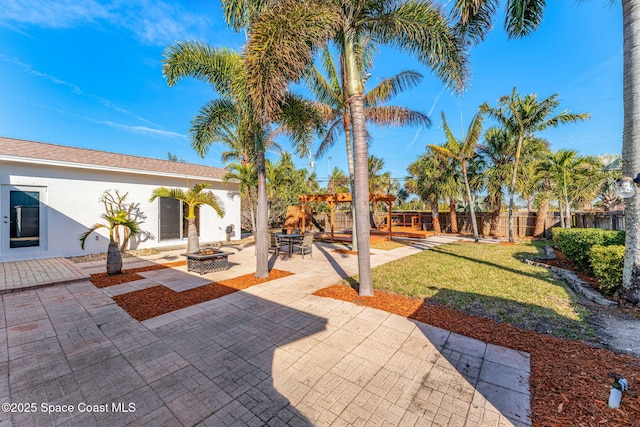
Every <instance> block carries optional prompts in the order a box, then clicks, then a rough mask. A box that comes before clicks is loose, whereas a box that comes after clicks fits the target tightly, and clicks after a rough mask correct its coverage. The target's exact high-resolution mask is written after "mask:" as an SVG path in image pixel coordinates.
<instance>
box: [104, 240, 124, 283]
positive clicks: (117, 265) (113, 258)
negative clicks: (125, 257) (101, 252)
mask: <svg viewBox="0 0 640 427" xmlns="http://www.w3.org/2000/svg"><path fill="white" fill-rule="evenodd" d="M120 273H122V254H121V253H120V249H119V248H118V244H117V243H116V242H109V248H108V249H107V274H108V275H109V276H113V275H114V274H120Z"/></svg>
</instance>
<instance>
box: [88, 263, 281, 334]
mask: <svg viewBox="0 0 640 427" xmlns="http://www.w3.org/2000/svg"><path fill="white" fill-rule="evenodd" d="M147 271H148V270H147ZM292 274H293V273H290V272H288V271H282V270H275V269H274V270H271V271H270V272H269V277H267V278H264V279H257V278H256V277H255V276H254V274H253V273H251V274H245V275H244V276H239V277H234V278H233V279H228V280H221V281H220V282H212V283H209V284H207V285H204V286H200V287H197V288H194V289H189V290H186V291H184V292H175V291H173V290H171V289H169V288H165V287H164V286H154V287H152V288H147V289H141V290H139V291H134V292H129V293H126V294H122V295H116V296H114V297H113V300H114V301H115V302H116V303H117V304H118V305H119V306H120V307H122V308H123V309H124V310H125V311H126V312H127V313H129V314H130V315H131V317H133V318H134V319H136V320H139V321H142V320H147V319H151V318H153V317H156V316H160V315H161V314H165V313H169V312H172V311H175V310H179V309H181V308H185V307H189V306H192V305H195V304H199V303H201V302H205V301H210V300H212V299H216V298H220V297H222V296H225V295H229V294H231V293H234V292H237V291H239V290H241V289H246V288H248V287H250V286H254V285H257V284H260V283H264V282H268V281H269V280H275V279H279V278H281V277H286V276H290V275H292ZM92 280H93V279H92Z"/></svg>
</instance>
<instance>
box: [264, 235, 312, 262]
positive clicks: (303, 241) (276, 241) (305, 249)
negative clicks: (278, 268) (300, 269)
mask: <svg viewBox="0 0 640 427" xmlns="http://www.w3.org/2000/svg"><path fill="white" fill-rule="evenodd" d="M294 231H296V230H294ZM297 231H299V230H297ZM283 248H287V254H288V255H289V257H291V255H293V254H294V253H299V254H300V255H302V258H303V259H304V256H305V254H307V253H308V254H310V255H311V256H313V249H312V248H313V233H310V232H308V233H304V234H300V233H299V232H298V233H270V234H269V251H270V252H271V251H273V252H275V254H276V257H277V256H278V254H279V253H280V251H281V250H282V249H283Z"/></svg>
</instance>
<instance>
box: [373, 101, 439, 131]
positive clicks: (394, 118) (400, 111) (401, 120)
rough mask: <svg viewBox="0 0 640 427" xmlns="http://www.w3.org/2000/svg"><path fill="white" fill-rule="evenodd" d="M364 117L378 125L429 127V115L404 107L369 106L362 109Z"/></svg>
mask: <svg viewBox="0 0 640 427" xmlns="http://www.w3.org/2000/svg"><path fill="white" fill-rule="evenodd" d="M364 114H365V118H366V120H367V121H369V122H371V123H375V124H376V125H379V126H423V127H427V128H428V127H430V126H431V120H430V119H429V117H428V116H427V115H426V114H424V113H421V112H419V111H414V110H411V109H409V108H406V107H397V106H393V105H390V106H385V107H369V108H367V109H365V110H364Z"/></svg>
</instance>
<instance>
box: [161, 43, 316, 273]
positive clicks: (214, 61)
mask: <svg viewBox="0 0 640 427" xmlns="http://www.w3.org/2000/svg"><path fill="white" fill-rule="evenodd" d="M164 56H165V58H164V67H163V74H164V77H165V79H166V81H167V83H168V84H169V85H170V86H172V85H174V84H175V83H176V82H177V81H178V80H180V79H182V78H184V77H194V78H196V79H199V80H202V81H204V82H207V83H210V84H211V85H212V86H213V88H214V90H215V91H216V92H217V93H218V94H219V95H220V98H217V99H214V100H212V101H210V102H209V103H207V104H206V105H205V106H203V107H202V108H201V109H200V112H199V113H198V115H197V116H196V117H195V118H194V120H193V123H192V127H191V141H192V146H193V148H194V149H195V150H196V151H197V152H198V153H199V154H200V155H201V156H204V155H205V154H206V153H207V150H208V149H209V147H210V146H211V144H212V143H214V142H225V141H228V140H229V135H230V133H231V132H233V133H235V135H234V136H233V138H236V137H237V138H241V140H240V141H239V144H238V145H239V146H240V147H243V148H245V149H246V150H245V151H244V152H245V153H247V156H246V157H243V159H245V158H248V159H249V160H250V161H252V162H255V168H256V172H257V208H256V211H257V214H256V227H255V230H256V233H255V234H256V274H255V275H256V277H258V278H264V277H268V276H269V269H268V255H269V254H268V246H269V235H268V220H269V213H268V201H267V179H266V163H265V150H266V149H267V147H268V146H269V145H270V143H271V142H272V141H273V137H274V135H275V133H278V134H279V133H287V134H288V135H290V136H291V137H292V138H293V140H294V142H295V143H296V145H297V146H298V147H299V150H300V152H301V153H308V151H309V145H310V143H311V140H312V136H311V131H312V130H319V129H321V128H322V124H321V121H320V117H319V116H318V114H317V111H316V110H315V109H313V108H312V107H311V105H310V104H309V103H308V102H306V101H304V100H303V99H301V98H300V97H298V96H295V95H293V94H291V93H288V92H287V93H283V94H282V95H283V96H282V97H281V98H280V99H279V100H278V112H277V114H272V115H270V116H269V118H268V119H265V116H264V115H263V114H262V111H261V110H256V109H255V108H254V105H253V103H252V102H251V99H250V98H249V94H250V92H251V90H252V85H251V84H250V83H249V80H248V79H249V77H250V73H248V72H247V68H246V61H245V60H244V59H243V58H242V57H241V56H240V55H238V54H237V53H236V52H234V51H232V50H229V49H215V48H212V47H210V46H208V45H206V44H202V43H194V42H184V43H176V44H175V45H174V46H170V47H169V48H168V49H167V50H166V51H165V55H164ZM275 123H278V124H279V125H280V127H279V129H278V130H277V132H276V130H272V129H271V127H272V125H273V124H275ZM251 156H255V157H254V158H252V157H251Z"/></svg>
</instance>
